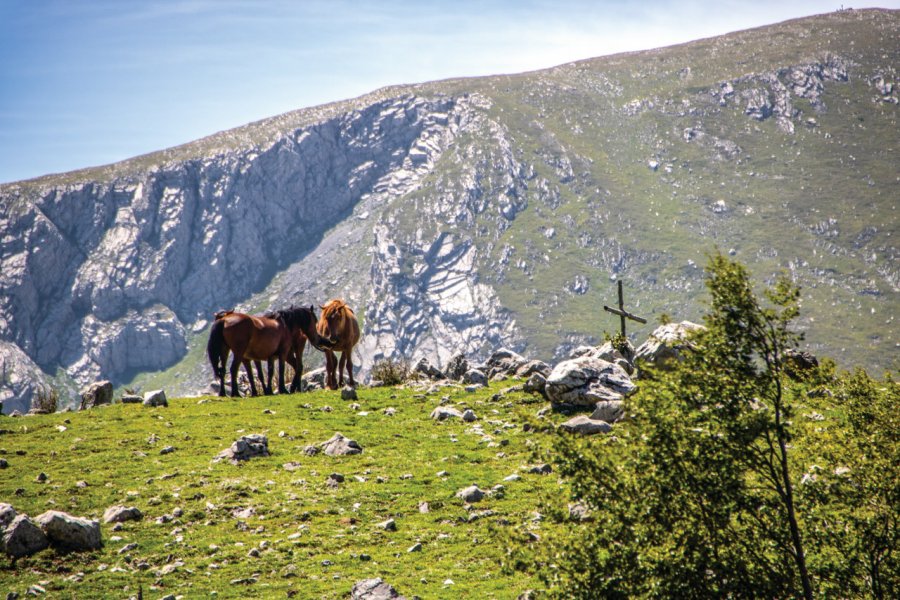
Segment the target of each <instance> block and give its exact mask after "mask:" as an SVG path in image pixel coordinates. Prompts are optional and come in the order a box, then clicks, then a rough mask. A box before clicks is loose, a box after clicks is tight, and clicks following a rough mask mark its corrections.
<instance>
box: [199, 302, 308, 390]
mask: <svg viewBox="0 0 900 600" xmlns="http://www.w3.org/2000/svg"><path fill="white" fill-rule="evenodd" d="M217 316H219V315H218V314H217ZM297 331H303V332H304V335H306V336H308V337H310V339H311V340H312V341H313V343H314V344H315V345H317V344H318V342H319V336H318V334H317V332H316V318H315V313H313V312H312V311H311V310H310V309H308V308H294V307H293V306H292V307H291V308H289V309H286V310H279V311H275V312H274V313H268V315H264V316H261V317H257V316H251V315H246V314H243V313H236V312H233V311H224V312H223V313H222V316H221V318H219V319H216V321H215V322H214V323H213V326H212V329H211V330H210V334H209V342H208V343H207V346H206V351H207V355H208V356H209V361H210V364H211V365H212V368H213V372H214V373H215V375H216V376H217V377H218V378H219V395H220V396H224V395H225V365H226V363H227V361H228V353H229V351H230V352H233V353H234V360H233V361H232V363H231V395H232V396H240V392H239V391H238V388H237V372H238V370H239V369H240V365H241V364H243V365H244V367H245V368H246V369H247V375H248V376H249V379H250V393H251V394H253V395H254V396H256V395H257V392H256V384H255V383H254V380H253V373H252V371H251V370H250V360H255V361H261V360H265V361H269V360H270V359H273V358H278V392H279V393H281V394H285V393H287V389H286V388H285V386H284V362H285V360H288V359H289V356H290V353H291V351H292V348H293V339H294V335H295V333H296V332H297ZM292 362H293V361H292ZM257 369H258V371H259V372H260V379H262V368H261V366H260V365H259V364H258V363H257ZM271 378H272V369H271V364H270V369H269V386H270V389H271Z"/></svg>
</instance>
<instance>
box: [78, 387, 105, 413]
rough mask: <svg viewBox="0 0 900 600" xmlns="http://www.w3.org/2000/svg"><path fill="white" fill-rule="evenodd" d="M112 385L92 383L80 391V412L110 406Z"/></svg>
mask: <svg viewBox="0 0 900 600" xmlns="http://www.w3.org/2000/svg"><path fill="white" fill-rule="evenodd" d="M112 399H113V384H112V382H109V381H106V380H103V381H98V382H96V383H92V384H91V385H89V386H87V387H86V388H84V389H83V390H81V406H80V409H81V410H85V409H87V408H94V407H95V406H101V405H103V404H112Z"/></svg>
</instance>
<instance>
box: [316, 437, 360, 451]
mask: <svg viewBox="0 0 900 600" xmlns="http://www.w3.org/2000/svg"><path fill="white" fill-rule="evenodd" d="M321 448H322V452H324V453H325V454H327V455H328V456H344V455H347V454H361V453H362V451H363V449H362V446H360V445H359V443H358V442H357V441H356V440H351V439H350V438H347V437H344V436H343V435H341V434H340V433H335V434H334V435H333V436H331V439H329V440H328V441H325V442H322V444H321Z"/></svg>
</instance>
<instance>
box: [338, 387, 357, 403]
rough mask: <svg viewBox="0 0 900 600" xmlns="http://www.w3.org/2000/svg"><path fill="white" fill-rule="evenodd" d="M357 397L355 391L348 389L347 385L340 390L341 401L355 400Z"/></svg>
mask: <svg viewBox="0 0 900 600" xmlns="http://www.w3.org/2000/svg"><path fill="white" fill-rule="evenodd" d="M357 399H358V396H357V395H356V389H355V388H352V387H350V386H349V385H345V386H344V389H342V390H341V400H357Z"/></svg>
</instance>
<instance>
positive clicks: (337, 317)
mask: <svg viewBox="0 0 900 600" xmlns="http://www.w3.org/2000/svg"><path fill="white" fill-rule="evenodd" d="M344 306H346V305H345V304H344V302H343V301H341V300H332V301H330V302H328V303H326V304H324V305H320V306H319V308H321V309H322V316H321V317H320V318H319V322H318V324H317V325H316V330H317V331H318V332H319V337H320V338H322V339H323V340H325V341H327V344H328V345H329V346H330V347H334V346H336V345H337V344H338V343H339V342H340V339H339V336H338V334H339V332H340V323H341V309H342V308H343V307H344Z"/></svg>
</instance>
